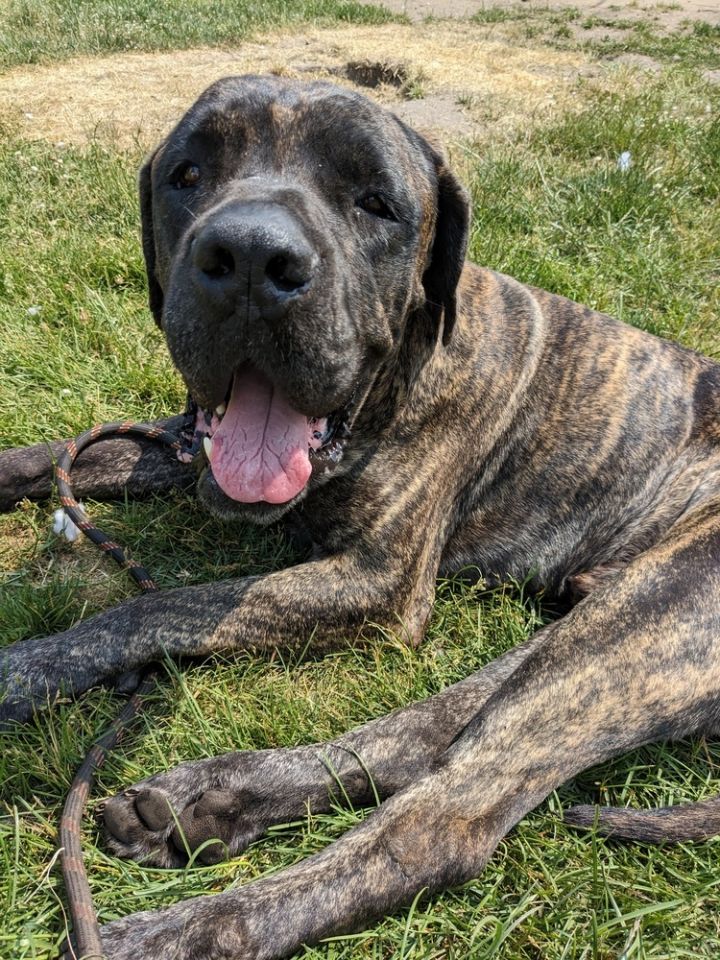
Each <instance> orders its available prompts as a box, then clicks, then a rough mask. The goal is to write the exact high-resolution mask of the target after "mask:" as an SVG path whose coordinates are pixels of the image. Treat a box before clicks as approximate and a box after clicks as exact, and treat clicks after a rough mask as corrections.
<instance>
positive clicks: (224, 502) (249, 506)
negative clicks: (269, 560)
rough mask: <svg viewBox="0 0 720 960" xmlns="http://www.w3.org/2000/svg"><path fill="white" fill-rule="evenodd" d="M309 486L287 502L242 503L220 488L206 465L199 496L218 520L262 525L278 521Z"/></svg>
mask: <svg viewBox="0 0 720 960" xmlns="http://www.w3.org/2000/svg"><path fill="white" fill-rule="evenodd" d="M307 489H308V488H307V487H305V488H304V489H303V490H301V491H300V493H298V495H297V496H296V497H293V499H292V500H288V501H287V503H265V502H264V501H260V502H258V503H241V502H240V501H239V500H233V499H232V497H228V496H227V494H225V493H223V491H222V490H221V489H220V487H219V485H218V482H217V480H216V479H215V477H214V476H213V475H212V471H211V470H210V469H209V468H208V467H205V469H204V470H203V472H202V473H201V475H200V479H199V480H198V484H197V498H198V500H199V502H200V503H201V505H202V506H203V507H204V508H205V509H206V510H207V511H208V512H209V513H211V514H212V515H213V516H214V517H217V519H218V520H223V521H225V522H227V523H232V522H235V523H238V522H248V523H253V524H255V525H257V526H260V527H267V526H269V525H270V524H272V523H276V522H277V521H278V520H280V519H281V518H282V517H284V516H285V514H286V513H288V512H289V511H290V510H292V508H293V507H295V506H296V505H297V504H298V503H300V501H301V500H303V499H304V498H305V496H306V494H307Z"/></svg>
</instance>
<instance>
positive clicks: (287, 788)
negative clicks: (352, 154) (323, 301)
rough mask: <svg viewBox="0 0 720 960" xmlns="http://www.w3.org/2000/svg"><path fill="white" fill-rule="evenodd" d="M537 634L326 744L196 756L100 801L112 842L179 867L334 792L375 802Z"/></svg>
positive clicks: (237, 843)
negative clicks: (460, 677)
mask: <svg viewBox="0 0 720 960" xmlns="http://www.w3.org/2000/svg"><path fill="white" fill-rule="evenodd" d="M542 639H543V634H542V632H540V633H536V634H535V635H534V636H533V637H531V638H530V639H529V640H527V641H526V642H525V643H524V644H522V645H521V646H519V647H515V648H513V649H512V650H508V651H507V653H505V654H503V656H501V657H499V658H498V659H497V660H495V661H493V662H492V663H490V664H488V665H487V666H486V667H484V668H483V669H482V670H480V671H478V672H477V673H475V674H473V675H472V676H470V677H467V678H466V679H465V680H461V681H460V682H459V683H456V684H453V685H452V686H451V687H448V688H447V689H445V690H443V691H442V692H441V693H438V694H435V696H433V697H429V698H428V699H427V700H423V701H421V702H420V703H413V704H411V705H410V706H407V707H401V708H400V709H398V710H395V711H393V713H391V714H389V715H388V716H386V717H381V718H380V719H378V720H373V721H371V722H370V723H366V724H364V725H363V726H361V727H357V728H356V729H355V730H351V731H349V732H348V733H345V734H343V735H342V736H340V737H338V738H337V739H336V740H333V741H331V742H329V743H315V744H311V745H308V746H300V747H293V748H291V749H274V750H242V751H238V752H235V753H226V754H223V755H221V756H218V757H211V758H209V759H206V760H190V761H188V762H186V763H181V764H179V766H177V767H174V768H173V769H171V770H168V771H166V772H165V773H158V774H155V775H154V776H152V777H150V778H149V779H147V780H144V781H142V782H141V783H137V784H135V785H134V786H133V787H130V788H129V789H127V790H125V791H123V792H122V793H120V794H118V795H117V796H115V797H112V798H111V799H110V800H107V801H105V803H104V815H105V826H106V830H107V837H108V840H109V842H110V845H111V847H112V849H113V850H114V851H115V852H116V853H118V854H119V855H120V856H123V857H130V858H132V859H135V860H139V861H141V862H142V863H143V864H146V865H148V864H153V865H155V866H162V867H178V866H182V865H183V864H185V863H186V862H187V859H188V854H189V853H190V852H191V851H198V852H197V858H198V859H199V860H200V861H202V862H204V863H214V862H217V861H219V860H223V859H227V858H228V857H232V856H235V855H237V854H238V853H239V852H241V851H242V850H244V849H245V848H246V847H247V846H248V844H250V843H252V842H253V841H254V840H257V838H258V837H260V836H262V834H263V833H264V832H265V830H266V829H267V828H268V827H269V826H271V825H272V824H276V823H287V822H289V821H291V820H297V819H300V818H301V817H303V816H304V815H305V814H306V812H307V810H308V809H310V810H312V811H313V812H314V813H318V812H321V811H326V810H330V809H331V807H332V804H333V802H334V801H335V799H336V798H338V797H343V798H346V799H347V800H350V801H351V802H352V803H357V804H372V803H373V802H374V801H375V800H376V799H379V798H383V799H385V798H386V797H388V796H391V795H392V794H394V793H396V792H397V791H398V790H401V789H404V788H405V787H407V786H409V785H410V784H411V783H413V782H414V781H416V780H419V779H421V778H422V777H424V776H426V775H427V774H428V773H430V772H431V770H433V769H434V767H435V766H436V765H437V763H438V762H439V760H440V758H441V757H442V755H443V753H444V752H445V750H446V749H447V747H448V746H449V745H450V743H451V742H452V740H453V739H454V738H455V737H456V736H457V735H458V734H459V733H460V732H461V731H462V729H463V727H465V726H466V724H467V723H468V722H469V721H470V720H471V719H472V717H473V716H474V715H475V714H476V713H477V711H478V710H479V709H480V708H481V707H482V705H483V704H484V703H485V702H486V701H487V700H488V699H489V698H490V697H491V696H492V695H493V694H494V693H495V691H496V690H497V689H498V688H499V687H500V685H501V684H502V683H503V682H504V681H505V680H507V678H508V677H509V676H510V674H511V673H512V672H513V671H514V670H515V669H517V667H518V666H519V665H520V664H521V663H522V661H523V660H524V659H525V658H526V657H528V656H529V655H530V654H531V653H532V651H533V650H535V649H536V647H537V646H538V645H539V644H540V643H541V642H542ZM212 840H217V842H216V843H211V842H210V841H212Z"/></svg>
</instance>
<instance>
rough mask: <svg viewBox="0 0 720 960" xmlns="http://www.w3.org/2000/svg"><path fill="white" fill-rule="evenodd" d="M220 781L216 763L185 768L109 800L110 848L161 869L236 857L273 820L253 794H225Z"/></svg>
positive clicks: (106, 810)
mask: <svg viewBox="0 0 720 960" xmlns="http://www.w3.org/2000/svg"><path fill="white" fill-rule="evenodd" d="M218 779H219V778H218V777H217V776H214V775H213V767H212V761H206V762H200V763H191V764H181V765H180V766H179V767H176V768H175V769H174V770H170V771H169V772H168V773H165V774H159V775H156V776H154V777H151V778H150V779H149V780H145V781H142V782H141V783H138V784H136V785H135V786H134V787H131V788H129V789H128V790H125V791H124V792H123V793H120V794H118V795H117V796H115V797H112V798H111V799H110V800H106V801H105V802H104V803H102V804H101V805H100V810H99V812H100V813H101V814H102V817H103V819H104V823H105V830H106V836H107V840H108V843H109V845H110V847H111V848H112V850H113V851H114V852H115V853H116V854H118V856H121V857H125V858H128V859H132V860H138V861H140V862H142V863H144V864H147V865H151V866H157V867H181V866H184V865H185V864H187V863H188V861H189V860H190V859H192V860H197V861H200V862H201V863H206V864H210V863H219V862H220V861H221V860H226V859H228V858H229V857H232V856H235V855H236V854H237V853H239V852H241V851H242V850H244V849H245V847H247V846H248V845H249V844H250V843H252V842H253V840H256V839H257V838H258V837H259V836H261V835H262V834H263V833H264V831H265V829H266V827H267V826H268V822H269V821H268V819H267V815H266V812H265V811H264V810H263V807H264V804H263V803H262V802H260V801H259V798H256V796H255V795H254V793H253V792H252V790H249V789H240V790H237V789H232V788H230V789H225V788H223V787H222V785H218Z"/></svg>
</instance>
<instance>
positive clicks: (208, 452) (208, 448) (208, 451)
mask: <svg viewBox="0 0 720 960" xmlns="http://www.w3.org/2000/svg"><path fill="white" fill-rule="evenodd" d="M203 450H204V451H205V456H206V457H207V458H208V460H209V459H210V457H211V456H212V440H211V439H210V437H203Z"/></svg>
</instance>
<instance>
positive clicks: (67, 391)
mask: <svg viewBox="0 0 720 960" xmlns="http://www.w3.org/2000/svg"><path fill="white" fill-rule="evenodd" d="M71 393H72V390H71V389H70V388H69V387H63V388H62V390H61V391H60V396H61V397H69V396H70V394H71Z"/></svg>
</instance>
